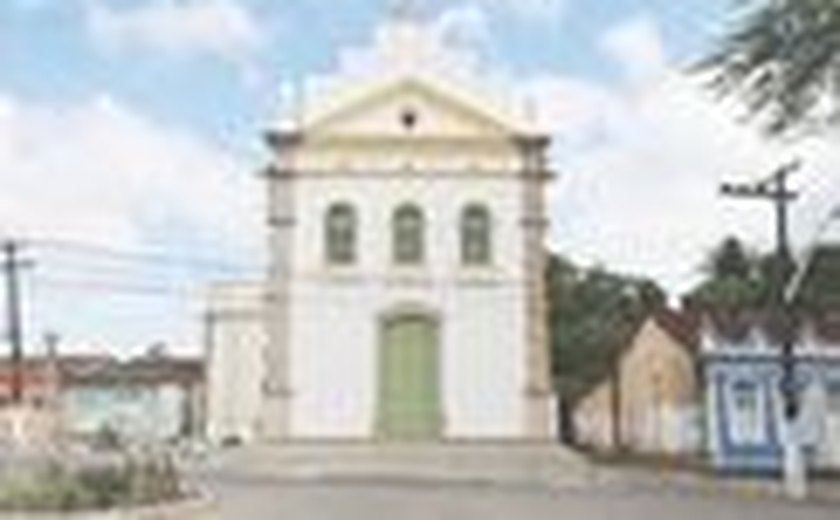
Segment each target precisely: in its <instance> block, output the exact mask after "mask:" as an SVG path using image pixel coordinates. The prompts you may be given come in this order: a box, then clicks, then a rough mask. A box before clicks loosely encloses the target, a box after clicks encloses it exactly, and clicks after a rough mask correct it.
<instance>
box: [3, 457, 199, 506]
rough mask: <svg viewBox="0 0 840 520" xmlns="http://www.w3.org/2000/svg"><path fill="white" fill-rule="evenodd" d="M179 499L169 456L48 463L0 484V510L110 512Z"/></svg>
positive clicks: (178, 482) (176, 482) (180, 495)
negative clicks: (66, 464) (73, 464)
mask: <svg viewBox="0 0 840 520" xmlns="http://www.w3.org/2000/svg"><path fill="white" fill-rule="evenodd" d="M182 496H183V493H182V492H181V484H180V478H179V475H178V472H177V470H176V469H175V466H174V465H173V464H172V463H171V461H170V460H169V459H167V458H159V459H152V458H149V459H148V460H143V461H142V462H140V463H133V462H131V461H129V462H126V463H120V464H115V463H111V464H104V465H103V464H100V465H95V466H86V467H82V468H80V469H77V470H68V469H67V468H65V467H63V466H61V465H58V464H50V465H48V466H47V467H46V468H42V469H41V470H40V471H30V472H28V474H24V475H17V476H16V477H14V478H12V479H9V480H7V481H5V482H2V483H0V511H2V510H5V511H58V512H66V511H79V510H93V509H111V508H115V507H118V506H132V505H141V504H151V503H158V502H163V501H167V500H176V499H178V498H181V497H182Z"/></svg>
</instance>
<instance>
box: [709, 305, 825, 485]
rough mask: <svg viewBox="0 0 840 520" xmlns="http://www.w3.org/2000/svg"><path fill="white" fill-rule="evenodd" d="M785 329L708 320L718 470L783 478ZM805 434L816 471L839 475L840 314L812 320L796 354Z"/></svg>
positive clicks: (739, 319)
mask: <svg viewBox="0 0 840 520" xmlns="http://www.w3.org/2000/svg"><path fill="white" fill-rule="evenodd" d="M778 338H779V331H778V327H777V326H775V325H774V324H773V323H772V322H771V321H769V320H768V319H766V318H765V317H764V316H762V315H758V314H755V313H740V314H737V315H730V316H727V317H726V318H725V319H724V318H721V317H718V318H717V319H714V320H712V319H709V320H708V321H707V323H706V325H705V327H704V329H703V339H702V364H703V373H704V380H705V384H706V392H705V393H706V402H705V408H706V413H705V415H706V423H707V436H706V437H707V449H708V452H709V454H710V456H711V460H712V463H713V464H714V466H715V467H716V468H718V469H720V470H723V471H733V472H740V471H746V472H777V471H780V470H781V465H782V457H783V453H782V449H783V446H782V441H783V435H784V428H785V420H784V415H783V402H782V397H781V393H780V385H781V377H782V365H781V356H780V352H781V347H780V346H779V345H780V341H779V339H778ZM795 359H796V379H797V383H798V387H799V388H800V396H801V407H800V416H799V427H800V428H802V432H803V435H804V439H805V444H806V446H807V455H808V463H809V466H810V467H811V468H815V469H827V468H831V469H835V470H836V469H838V468H840V314H838V313H836V312H834V313H831V312H829V313H822V314H819V315H811V316H809V317H808V318H807V319H806V320H805V321H804V323H803V325H802V328H801V329H800V331H799V334H798V338H797V341H796V348H795Z"/></svg>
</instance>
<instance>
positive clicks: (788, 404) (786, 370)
mask: <svg viewBox="0 0 840 520" xmlns="http://www.w3.org/2000/svg"><path fill="white" fill-rule="evenodd" d="M800 167H801V162H800V161H799V160H794V161H791V162H789V163H786V164H783V165H782V166H780V167H779V168H777V169H776V171H774V172H773V174H772V175H771V176H770V177H769V178H767V179H765V180H763V181H761V182H758V183H754V184H724V185H723V186H722V187H721V193H722V194H723V195H726V196H730V197H741V198H750V199H761V200H765V201H769V202H771V203H772V204H773V207H774V209H775V213H776V258H775V259H774V263H773V265H772V267H773V272H772V275H773V280H772V283H773V287H772V289H773V302H772V303H773V310H774V311H775V312H774V317H775V319H778V320H780V323H781V324H782V327H781V338H780V343H781V345H780V347H781V369H782V378H781V385H780V386H781V394H782V400H783V405H784V417H785V423H786V434H785V440H784V444H785V446H784V454H785V455H784V477H785V490H786V492H787V493H788V495H789V496H791V497H793V498H803V497H804V495H805V493H806V475H805V472H806V469H805V461H804V458H803V453H802V446H801V443H800V442H799V439H798V435H797V433H798V428H797V419H798V416H799V404H800V403H799V395H798V394H799V391H798V388H797V383H796V353H795V352H794V346H795V342H796V341H795V338H796V331H795V330H794V328H795V326H794V322H795V320H794V308H793V307H794V302H793V298H792V297H789V295H788V291H787V286H788V278H790V275H791V273H792V272H795V271H796V269H791V267H792V266H793V255H792V254H791V250H790V238H789V217H790V205H791V203H793V202H794V201H795V200H796V198H797V196H798V194H797V192H795V191H793V190H791V189H790V187H789V184H788V180H789V178H790V175H791V174H792V173H794V172H795V171H796V170H798V169H799V168H800Z"/></svg>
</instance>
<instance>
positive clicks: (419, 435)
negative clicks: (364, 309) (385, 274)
mask: <svg viewBox="0 0 840 520" xmlns="http://www.w3.org/2000/svg"><path fill="white" fill-rule="evenodd" d="M379 359H380V360H379V417H378V419H379V420H378V430H379V434H380V436H381V437H383V438H385V439H389V440H407V441H412V440H425V439H432V438H435V437H437V436H438V434H439V430H440V418H441V413H440V390H439V384H438V345H437V326H436V323H435V321H434V320H433V319H431V318H428V317H424V316H404V317H398V318H393V319H390V320H387V321H385V322H384V323H383V331H382V344H381V346H380V354H379Z"/></svg>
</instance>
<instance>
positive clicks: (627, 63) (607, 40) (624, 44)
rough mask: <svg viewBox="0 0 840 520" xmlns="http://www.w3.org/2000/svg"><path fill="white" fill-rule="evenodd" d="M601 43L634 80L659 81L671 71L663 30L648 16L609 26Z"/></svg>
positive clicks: (637, 81)
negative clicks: (661, 32)
mask: <svg viewBox="0 0 840 520" xmlns="http://www.w3.org/2000/svg"><path fill="white" fill-rule="evenodd" d="M600 43H601V47H602V48H603V49H604V51H605V52H606V53H607V54H608V55H609V56H610V57H612V58H613V59H614V60H615V61H616V62H617V63H618V64H619V65H620V66H621V68H622V70H623V72H624V73H625V75H626V76H627V78H628V79H629V80H630V81H632V82H634V83H639V82H645V81H651V80H655V79H656V77H657V76H658V75H660V74H663V73H665V72H666V71H667V68H668V59H667V56H666V53H665V49H664V46H663V43H662V40H661V38H660V35H659V30H658V28H657V26H656V24H655V22H654V21H653V20H652V19H651V18H649V17H647V16H639V17H636V18H632V19H629V20H626V21H623V22H621V23H619V24H617V25H616V26H614V27H612V28H610V29H608V30H607V31H606V33H604V35H603V36H602V38H601V42H600Z"/></svg>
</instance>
